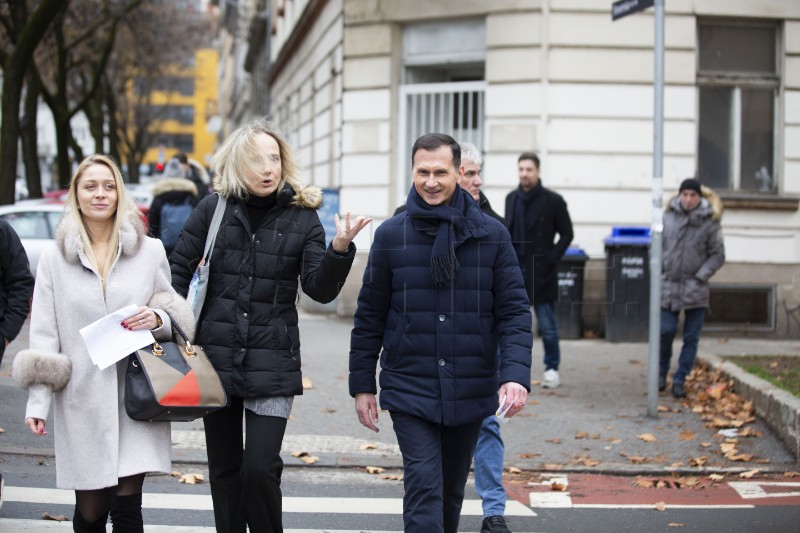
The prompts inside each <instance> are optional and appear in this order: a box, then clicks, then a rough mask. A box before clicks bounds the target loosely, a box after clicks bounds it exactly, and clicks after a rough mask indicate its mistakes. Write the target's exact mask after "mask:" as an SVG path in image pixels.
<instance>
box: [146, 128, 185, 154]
mask: <svg viewBox="0 0 800 533" xmlns="http://www.w3.org/2000/svg"><path fill="white" fill-rule="evenodd" d="M159 145H164V147H166V148H174V149H176V150H177V151H179V152H183V153H186V154H189V153H192V152H194V136H193V135H192V134H190V133H165V134H161V135H159V136H158V138H157V139H156V142H155V143H154V144H153V147H157V146H159Z"/></svg>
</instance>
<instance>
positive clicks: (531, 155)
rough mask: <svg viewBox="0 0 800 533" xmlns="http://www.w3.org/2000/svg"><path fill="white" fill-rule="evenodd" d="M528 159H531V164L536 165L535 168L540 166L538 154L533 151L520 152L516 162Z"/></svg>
mask: <svg viewBox="0 0 800 533" xmlns="http://www.w3.org/2000/svg"><path fill="white" fill-rule="evenodd" d="M528 159H529V160H531V161H533V164H534V165H536V168H538V169H541V168H542V166H541V165H540V164H539V156H538V155H536V154H535V153H533V152H522V154H520V156H519V158H518V159H517V163H519V162H520V161H525V160H528Z"/></svg>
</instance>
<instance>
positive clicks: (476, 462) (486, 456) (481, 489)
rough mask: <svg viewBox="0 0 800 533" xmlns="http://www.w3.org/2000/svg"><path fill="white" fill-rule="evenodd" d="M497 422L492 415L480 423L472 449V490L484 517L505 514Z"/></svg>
mask: <svg viewBox="0 0 800 533" xmlns="http://www.w3.org/2000/svg"><path fill="white" fill-rule="evenodd" d="M504 452H505V446H503V439H502V437H500V421H499V420H497V417H496V416H494V415H490V416H487V417H486V418H484V419H483V424H482V425H481V430H480V432H479V433H478V444H477V446H475V456H474V457H473V459H472V461H473V466H474V468H475V489H476V490H477V491H478V496H480V497H481V500H482V501H483V517H484V518H486V517H489V516H503V515H505V514H506V489H504V488H503V454H504Z"/></svg>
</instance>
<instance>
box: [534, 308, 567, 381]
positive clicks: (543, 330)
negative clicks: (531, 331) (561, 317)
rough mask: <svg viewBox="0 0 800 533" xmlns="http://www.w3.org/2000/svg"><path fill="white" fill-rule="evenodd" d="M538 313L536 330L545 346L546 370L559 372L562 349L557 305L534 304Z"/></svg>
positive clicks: (535, 311)
mask: <svg viewBox="0 0 800 533" xmlns="http://www.w3.org/2000/svg"><path fill="white" fill-rule="evenodd" d="M533 312H534V313H536V330H537V332H538V333H539V336H540V337H542V344H543V345H544V369H545V370H558V364H559V363H560V362H561V349H560V348H559V347H558V324H556V303H555V302H545V303H543V304H533Z"/></svg>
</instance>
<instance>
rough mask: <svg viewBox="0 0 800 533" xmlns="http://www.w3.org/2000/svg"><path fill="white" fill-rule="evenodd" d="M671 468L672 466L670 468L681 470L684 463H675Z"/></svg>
mask: <svg viewBox="0 0 800 533" xmlns="http://www.w3.org/2000/svg"><path fill="white" fill-rule="evenodd" d="M669 466H670V468H680V467H681V466H683V461H675V462H674V463H672V464H670V465H669Z"/></svg>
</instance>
